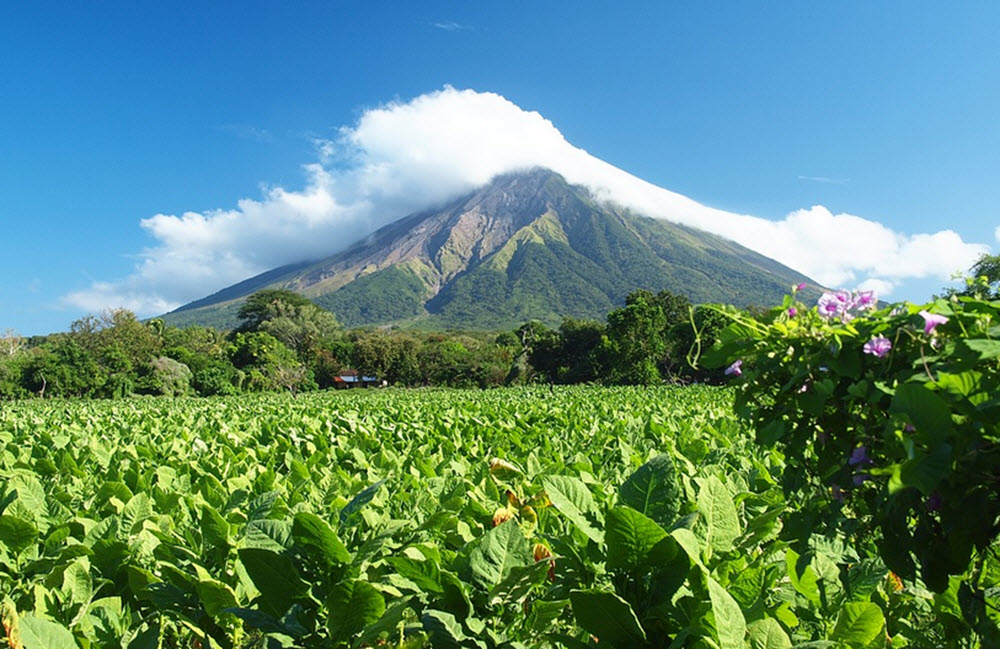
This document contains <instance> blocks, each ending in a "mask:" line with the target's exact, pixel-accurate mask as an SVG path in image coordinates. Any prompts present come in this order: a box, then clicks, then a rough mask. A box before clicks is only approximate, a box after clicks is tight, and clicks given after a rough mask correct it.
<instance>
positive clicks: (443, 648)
mask: <svg viewBox="0 0 1000 649" xmlns="http://www.w3.org/2000/svg"><path fill="white" fill-rule="evenodd" d="M420 621H421V623H422V624H423V626H424V631H426V632H427V634H428V635H429V636H430V637H431V647H433V648H434V649H459V647H461V646H462V640H465V633H463V632H462V626H461V625H460V624H459V623H458V620H456V619H455V616H454V615H452V614H451V613H445V612H444V611H434V610H427V611H424V615H423V617H422V618H420Z"/></svg>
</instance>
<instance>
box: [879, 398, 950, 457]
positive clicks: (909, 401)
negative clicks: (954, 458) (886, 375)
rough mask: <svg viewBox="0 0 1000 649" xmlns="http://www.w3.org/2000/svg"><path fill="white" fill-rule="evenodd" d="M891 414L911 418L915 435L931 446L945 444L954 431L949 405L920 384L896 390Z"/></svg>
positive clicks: (890, 408) (890, 407)
mask: <svg viewBox="0 0 1000 649" xmlns="http://www.w3.org/2000/svg"><path fill="white" fill-rule="evenodd" d="M889 412H892V413H896V414H903V415H906V416H907V417H909V419H910V422H911V423H912V424H913V427H914V428H915V429H916V430H915V432H914V435H915V436H916V437H917V439H919V440H921V441H924V442H925V443H927V444H930V445H937V444H940V443H943V442H945V441H946V440H947V439H948V437H949V436H950V435H951V434H952V432H953V430H954V427H953V425H952V421H951V411H950V410H949V409H948V404H947V403H945V401H944V399H942V398H941V397H939V396H938V395H937V394H935V393H934V392H931V391H930V390H928V389H927V388H925V387H924V386H923V385H921V384H919V383H904V384H903V385H901V386H899V387H898V388H896V396H895V397H893V399H892V404H891V405H890V406H889Z"/></svg>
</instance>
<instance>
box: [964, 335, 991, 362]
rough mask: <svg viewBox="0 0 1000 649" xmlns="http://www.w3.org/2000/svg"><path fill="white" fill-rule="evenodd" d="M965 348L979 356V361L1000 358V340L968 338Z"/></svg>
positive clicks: (965, 341)
mask: <svg viewBox="0 0 1000 649" xmlns="http://www.w3.org/2000/svg"><path fill="white" fill-rule="evenodd" d="M963 342H964V343H965V346H966V347H968V348H969V349H971V350H972V351H974V352H976V353H977V354H979V360H981V361H984V360H987V359H990V358H997V357H1000V340H990V339H988V338H966V339H965V340H964V341H963Z"/></svg>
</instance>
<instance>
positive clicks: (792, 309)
mask: <svg viewBox="0 0 1000 649" xmlns="http://www.w3.org/2000/svg"><path fill="white" fill-rule="evenodd" d="M798 314H799V310H798V309H796V308H795V307H793V306H790V307H788V317H789V318H794V317H795V316H797V315H798Z"/></svg>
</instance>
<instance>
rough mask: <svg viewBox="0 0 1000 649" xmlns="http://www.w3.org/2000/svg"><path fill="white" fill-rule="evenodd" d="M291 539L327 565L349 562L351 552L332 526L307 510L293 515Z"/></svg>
mask: <svg viewBox="0 0 1000 649" xmlns="http://www.w3.org/2000/svg"><path fill="white" fill-rule="evenodd" d="M292 539H293V540H294V541H295V543H296V544H297V545H299V546H301V547H303V548H304V549H306V551H307V552H308V553H309V555H310V556H312V557H313V558H314V559H316V560H318V561H320V562H322V563H324V564H325V565H326V566H327V567H332V566H339V565H344V564H347V563H350V562H351V553H350V552H348V551H347V547H345V546H344V544H343V543H342V542H341V540H340V538H339V537H338V536H337V533H336V532H334V531H333V528H332V527H330V525H329V524H328V523H327V522H326V521H324V520H323V519H322V518H320V517H319V516H316V515H315V514H310V513H308V512H300V513H298V514H296V515H295V520H294V521H293V522H292Z"/></svg>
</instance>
